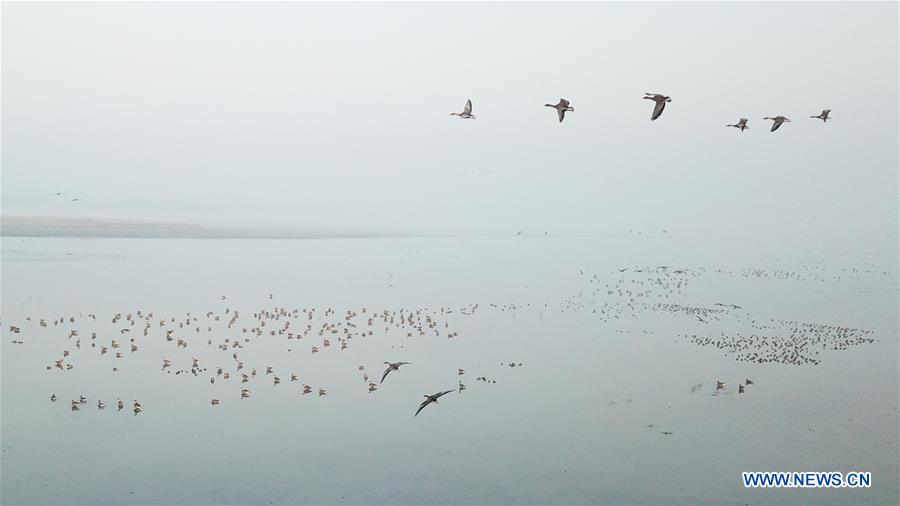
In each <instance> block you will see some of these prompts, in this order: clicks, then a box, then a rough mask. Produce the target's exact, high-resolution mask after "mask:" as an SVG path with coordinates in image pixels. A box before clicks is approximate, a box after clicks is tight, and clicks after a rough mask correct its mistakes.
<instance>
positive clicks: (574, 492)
mask: <svg viewBox="0 0 900 506" xmlns="http://www.w3.org/2000/svg"><path fill="white" fill-rule="evenodd" d="M750 242H752V241H750ZM748 248H749V249H748ZM0 266H2V324H3V338H2V348H0V350H2V419H0V421H2V460H0V463H2V479H0V480H2V481H0V487H2V488H0V492H2V497H0V499H2V502H3V503H4V504H269V503H275V504H278V503H291V504H297V503H318V504H381V503H404V504H410V503H449V504H481V503H491V504H494V503H497V504H508V503H525V504H539V503H552V504H556V503H640V504H647V503H676V504H694V503H717V504H745V503H765V504H809V503H827V504H846V503H860V504H862V503H874V504H891V503H896V502H897V500H898V480H897V476H898V472H900V471H898V460H900V453H898V427H900V421H898V324H897V307H898V288H897V279H898V273H897V268H896V252H889V253H885V254H879V253H878V252H871V251H853V250H839V251H836V250H815V249H807V248H803V247H796V246H790V247H788V246H784V247H779V246H777V245H776V246H772V245H752V246H747V245H746V244H744V245H741V246H740V247H739V246H738V245H731V244H723V245H719V246H718V247H714V248H711V247H708V246H704V247H699V246H697V245H696V243H695V242H693V241H691V240H687V239H683V238H678V237H676V236H671V235H663V234H657V235H655V236H653V237H650V236H647V237H637V236H633V235H632V236H629V235H623V236H617V237H595V238H557V237H518V238H515V237H506V238H496V237H493V238H492V237H483V238H404V239H365V240H353V239H325V240H309V241H304V240H174V239H91V240H84V239H23V238H10V237H5V238H3V240H2V265H0ZM663 266H668V267H665V268H663ZM626 267H627V268H628V270H626V271H624V272H619V269H623V268H626ZM637 270H642V271H643V272H635V271H637ZM676 271H680V272H676ZM223 296H224V297H225V298H224V299H223V298H222V297H223ZM717 303H720V304H734V305H738V306H740V309H737V308H728V309H723V308H725V307H724V306H717V305H716V304H717ZM675 304H677V306H676V305H675ZM476 305H477V307H476ZM313 308H314V309H315V311H314V312H313V317H312V319H310V318H309V317H308V314H309V311H310V310H312V309H313ZM329 308H331V309H333V311H334V314H326V312H327V310H328V309H329ZM364 308H365V312H363V309H364ZM401 309H402V310H403V314H404V315H407V316H408V315H409V314H413V315H414V316H415V317H416V318H418V320H417V323H416V325H400V324H399V321H400V311H401ZM304 310H306V311H304ZM138 311H141V315H143V316H146V315H147V314H148V313H151V312H152V313H153V317H152V318H149V322H150V323H151V325H150V326H149V328H148V330H147V335H146V336H145V335H144V334H143V329H144V326H145V324H146V322H147V321H146V320H144V319H143V318H142V317H138V316H137V312H138ZM235 311H237V312H238V314H239V318H238V319H237V320H236V321H235V323H234V324H233V325H232V326H231V328H228V326H227V324H228V320H229V319H230V318H231V317H233V315H234V312H235ZM295 311H296V312H295ZM347 311H351V312H352V313H350V314H351V316H350V318H349V319H346V316H347V314H348V313H347ZM265 312H268V313H270V314H271V315H272V317H271V318H263V319H262V320H260V318H255V317H254V313H256V314H257V315H259V314H261V313H265ZM385 312H387V313H386V314H387V315H389V316H387V317H382V316H383V315H384V314H385ZM698 312H699V313H698ZM354 313H355V314H354ZM117 314H121V318H120V319H118V320H116V322H113V318H114V316H115V315H117ZM276 314H278V315H280V316H279V317H278V319H277V320H276V319H275V315H276ZM89 315H96V320H94V319H92V318H91V317H90V316H89ZM128 315H132V319H133V320H134V321H135V322H136V323H135V325H134V326H131V325H130V321H129V320H128V319H127V317H128ZM698 315H702V316H701V318H702V317H704V316H705V318H704V321H701V319H699V318H697V316H698ZM373 316H378V317H377V318H376V320H375V323H374V324H372V325H369V324H368V318H369V317H373ZM426 316H427V317H428V318H429V319H426ZM70 317H72V318H74V322H69V318H70ZM216 317H219V320H216V319H215V318H216ZM390 317H393V318H394V322H393V323H391V322H390ZM29 318H30V321H29V320H28V319H29ZM172 318H174V319H175V322H172V321H171V319H172ZM193 318H196V319H197V320H196V321H194V320H193ZM41 319H44V320H45V321H46V322H48V323H47V327H42V326H41V325H40V323H39V321H40V320H41ZM60 319H62V320H63V322H62V323H58V324H57V325H54V320H57V321H59V320H60ZM160 320H164V324H165V325H164V326H160V324H159V321H160ZM260 321H265V322H266V326H265V327H260ZM285 322H290V326H289V327H288V328H287V329H286V330H285V326H284V324H285ZM348 322H349V323H352V324H353V325H356V326H355V327H353V326H350V325H348ZM179 323H187V325H184V326H183V327H182V326H179ZM325 324H331V325H333V327H327V328H326V329H325V330H324V332H323V334H322V335H320V334H319V331H320V330H322V329H323V325H325ZM804 324H823V325H829V326H834V327H827V328H824V327H817V326H812V327H811V326H809V325H806V326H805V325H804ZM307 325H309V326H310V329H311V330H309V331H308V332H306V335H305V336H303V337H302V339H288V335H287V333H288V332H290V333H292V334H294V333H296V334H303V333H304V329H306V326H307ZM419 325H421V326H422V333H423V334H424V335H420V332H419V329H418V328H417V327H418V326H419ZM10 326H17V327H19V328H21V333H18V334H15V333H12V332H10ZM245 328H246V329H248V332H246V333H245V332H243V329H245ZM254 328H259V329H260V332H259V335H257V333H255V331H253V330H252V329H254ZM123 329H128V330H129V332H125V333H123V332H122V330H123ZM332 329H334V330H335V333H331V330H332ZM364 329H366V332H368V330H372V335H368V334H367V333H366V335H365V336H363V335H360V333H361V332H362V331H363V330H364ZM804 329H817V330H804ZM842 329H846V330H842ZM72 330H77V332H78V335H77V336H74V337H71V338H70V337H69V334H70V332H71V331H72ZM167 330H172V331H173V332H172V337H173V340H172V341H167V340H166V331H167ZM278 330H284V333H281V334H279V333H278V332H277V331H278ZM272 331H276V335H271V334H270V332H272ZM92 332H95V333H96V338H95V339H91V333H92ZM803 332H807V334H808V335H809V336H811V337H809V339H801V340H800V341H798V343H801V344H800V345H798V346H799V347H800V349H799V351H798V356H802V357H806V358H810V359H812V360H815V361H816V362H817V364H815V365H813V364H812V363H807V364H805V365H798V363H797V362H798V361H799V359H797V358H796V357H793V356H791V355H785V354H784V353H783V352H781V351H778V352H776V351H774V350H776V349H777V347H778V346H783V345H784V343H785V342H788V341H789V340H790V339H791V336H792V335H797V334H798V333H803ZM814 332H818V334H814ZM841 332H843V333H844V334H840V333H841ZM448 333H453V335H452V337H448ZM410 334H412V335H410ZM347 335H349V336H350V337H349V338H346V336H347ZM738 336H742V337H743V339H742V340H741V339H739V338H738ZM751 336H756V337H751ZM759 336H766V339H765V340H763V339H762V338H760V337H759ZM813 336H818V338H819V339H818V340H816V339H815V338H814V337H813ZM292 337H293V336H292ZM79 339H80V348H79V347H76V341H78V340H79ZM131 339H134V344H135V345H137V346H138V350H137V351H135V352H132V351H130V345H131ZM178 339H181V340H182V341H184V344H186V347H179V346H178V345H177V340H178ZM226 339H227V340H228V341H227V342H226ZM325 339H328V340H329V342H330V344H331V345H330V346H327V347H326V346H325V345H324V340H325ZM854 339H856V340H854ZM113 340H115V341H116V342H117V343H119V344H120V345H121V346H120V347H119V348H111V344H112V341H113ZM210 340H211V342H212V344H209V343H210ZM233 340H237V341H238V343H240V345H241V348H233V347H232V346H233V344H232V343H233ZM245 340H246V341H245ZM14 341H16V342H14ZM18 341H21V344H20V343H18ZM850 341H852V342H850ZM870 341H871V342H870ZM342 342H343V343H344V344H346V347H345V349H342V345H341V343H342ZM724 342H728V343H732V344H733V347H732V348H729V347H728V346H723V345H722V344H721V343H724ZM804 342H805V343H806V344H805V345H803V344H802V343H804ZM92 343H93V344H94V345H95V346H93V347H92V346H91V344H92ZM716 343H718V344H716ZM735 343H736V344H735ZM223 344H225V345H227V346H228V349H227V350H222V349H220V348H219V347H218V346H219V345H223ZM313 346H316V347H317V348H318V350H319V351H318V352H317V353H313V352H312V347H313ZM101 347H107V351H108V352H107V353H105V354H101V353H100V348H101ZM63 350H68V351H69V352H70V355H69V356H68V357H65V359H64V363H65V364H72V365H73V368H72V369H62V370H60V369H58V368H55V367H52V366H53V365H54V361H56V360H59V359H62V358H64V357H63ZM116 352H121V353H122V357H121V358H116ZM233 353H237V354H238V357H239V360H241V361H242V362H243V363H244V369H243V370H241V371H238V370H237V369H236V360H235V359H234V358H233V356H232V354H233ZM753 353H756V354H757V356H778V357H780V358H778V359H777V360H772V361H769V362H765V363H757V362H753V363H751V362H748V361H745V360H738V359H739V358H740V357H743V356H747V355H752V354H753ZM779 353H781V354H780V355H779ZM163 358H167V359H169V360H171V361H172V367H171V368H169V369H167V370H163V369H162V360H163ZM193 358H196V359H197V360H198V364H199V366H198V373H197V374H196V375H194V374H192V373H191V372H190V369H191V367H192V359H193ZM384 361H407V362H411V363H412V364H411V365H407V366H403V367H402V368H401V370H400V371H399V372H393V373H391V374H390V375H389V376H388V377H387V379H386V380H385V381H384V383H383V384H381V385H380V386H379V387H378V389H377V390H375V391H374V392H369V391H368V386H367V382H366V381H364V380H363V374H368V376H369V381H372V382H374V383H376V384H377V383H378V381H379V380H380V378H381V374H382V372H383V370H384V365H383V364H382V363H383V362H384ZM511 362H512V363H515V364H516V367H509V365H508V364H509V363H511ZM519 364H521V366H519ZM48 366H51V370H47V367H48ZM266 366H271V367H272V369H273V374H266V373H265V370H266ZM360 366H363V370H360V369H359V367H360ZM114 367H115V368H117V369H118V370H117V371H113V368H114ZM218 367H222V368H223V370H224V371H225V372H228V373H229V374H230V378H229V379H227V380H226V379H223V378H222V376H217V375H216V369H217V368H218ZM252 368H255V369H256V371H257V375H256V377H253V378H251V379H250V380H249V381H248V382H247V383H245V384H242V383H241V376H240V374H241V373H242V372H247V371H249V370H250V369H252ZM460 368H462V369H464V370H465V374H464V375H462V376H460V375H459V374H458V369H460ZM178 371H185V372H183V373H180V374H175V372H178ZM291 374H296V375H297V376H298V381H291V379H290V378H291ZM274 376H279V378H280V380H281V383H280V384H279V385H275V384H274V381H273V377H274ZM211 377H215V378H216V381H215V383H210V381H209V380H210V378H211ZM478 378H486V379H487V381H482V380H480V379H478ZM745 379H752V381H753V384H752V385H749V386H747V387H746V391H745V393H743V394H740V393H738V391H737V385H738V384H739V383H741V382H744V380H745ZM717 380H719V381H723V382H724V383H725V388H724V389H722V390H719V391H717V390H716V381H717ZM459 382H462V383H463V384H465V386H466V389H465V390H464V391H462V392H457V390H456V389H458V385H459ZM303 384H308V385H310V386H311V387H312V389H313V393H312V394H309V395H303V394H302V393H301V392H302V385H303ZM242 387H245V388H248V389H249V390H250V391H251V398H249V399H244V400H242V399H241V398H240V389H241V388H242ZM319 388H324V389H326V390H327V395H324V396H319V395H317V393H316V392H317V391H318V389H319ZM449 389H454V392H453V393H451V394H448V395H446V396H444V397H443V398H441V400H440V402H439V404H437V405H430V406H428V407H427V408H425V409H424V410H423V411H422V412H421V413H420V414H419V415H418V416H416V417H414V416H413V413H414V412H415V410H416V408H417V407H418V405H419V403H420V402H421V401H422V400H423V398H424V397H423V395H424V394H431V393H435V392H438V391H442V390H449ZM692 389H693V392H692ZM52 394H55V395H56V396H57V397H58V400H57V401H56V402H51V401H50V396H51V395H52ZM80 395H84V396H86V397H87V398H88V401H87V403H86V404H84V405H81V408H80V410H79V411H77V412H73V411H71V410H70V401H71V400H72V399H77V398H78V397H79V396H80ZM117 398H122V399H123V400H124V401H125V403H126V407H125V409H123V410H122V411H121V412H119V411H117V410H116V409H115V400H116V399H117ZM213 398H217V399H220V401H221V404H220V405H219V406H215V407H214V406H212V405H211V404H210V401H211V399H213ZM98 399H101V400H103V401H104V402H105V403H106V408H105V409H103V410H98V409H97V406H96V402H97V400H98ZM134 399H137V400H139V401H140V403H141V405H142V406H143V412H142V413H140V414H138V415H134V414H132V411H131V401H132V400H134ZM666 433H670V434H666ZM749 470H777V471H793V470H814V471H832V470H837V471H842V472H847V471H871V472H872V473H873V480H874V482H873V486H872V487H871V488H869V489H854V490H837V491H836V490H814V489H805V490H756V489H745V488H743V486H742V485H741V475H740V473H741V471H749Z"/></svg>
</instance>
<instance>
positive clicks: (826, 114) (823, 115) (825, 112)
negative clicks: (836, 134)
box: [810, 109, 831, 123]
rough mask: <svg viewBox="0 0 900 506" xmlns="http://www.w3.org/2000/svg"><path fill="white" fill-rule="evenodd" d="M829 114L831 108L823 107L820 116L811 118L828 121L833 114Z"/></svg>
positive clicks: (823, 121)
mask: <svg viewBox="0 0 900 506" xmlns="http://www.w3.org/2000/svg"><path fill="white" fill-rule="evenodd" d="M829 114H831V109H823V110H822V112H820V113H819V115H818V116H810V118H816V119H820V120H822V123H827V122H828V120H830V119H831V116H829Z"/></svg>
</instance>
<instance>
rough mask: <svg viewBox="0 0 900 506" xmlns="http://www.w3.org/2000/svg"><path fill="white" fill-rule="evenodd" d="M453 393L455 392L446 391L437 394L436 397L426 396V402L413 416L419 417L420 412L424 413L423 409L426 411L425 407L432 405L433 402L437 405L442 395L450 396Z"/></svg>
mask: <svg viewBox="0 0 900 506" xmlns="http://www.w3.org/2000/svg"><path fill="white" fill-rule="evenodd" d="M452 391H453V390H445V391H443V392H438V393H436V394H434V395H426V396H425V400H424V401H423V402H422V404H420V405H419V409H417V410H416V414H415V415H413V416H418V415H419V411H422V410H423V409H425V406H427V405H429V404H431V403H432V402H433V403H437V401H438V399H439V398H440V397H441V396H442V395H446V394H449V393H450V392H452Z"/></svg>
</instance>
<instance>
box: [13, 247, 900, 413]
mask: <svg viewBox="0 0 900 506" xmlns="http://www.w3.org/2000/svg"><path fill="white" fill-rule="evenodd" d="M575 275H576V276H577V283H578V284H579V285H581V287H582V289H580V290H579V291H578V292H577V293H573V294H572V295H571V296H570V297H567V298H565V299H563V300H560V301H556V302H547V303H543V304H533V303H511V302H484V303H480V302H473V303H471V304H468V305H465V306H462V307H447V306H444V307H412V308H378V309H374V308H371V307H368V306H362V307H357V308H351V309H343V310H336V309H334V308H332V307H326V308H316V307H289V304H279V303H276V301H277V298H276V297H275V296H274V294H270V295H269V302H268V303H267V304H266V305H265V306H263V307H258V308H255V309H251V310H249V311H245V310H243V309H240V308H237V307H230V305H229V300H228V297H227V296H225V295H223V296H221V298H220V300H218V301H216V303H215V304H214V306H215V308H214V309H209V310H207V311H205V312H202V313H200V314H196V313H192V312H184V313H181V314H177V315H173V314H165V315H164V314H159V313H157V312H156V311H153V310H150V309H149V308H140V309H130V310H123V311H121V312H118V313H116V314H112V315H102V314H101V315H98V314H93V313H79V314H78V315H34V316H26V317H25V319H24V321H21V322H4V325H3V327H4V331H6V332H8V334H7V335H10V336H12V340H11V342H12V344H14V345H20V346H21V347H15V348H11V349H10V352H11V353H17V352H27V349H28V345H29V344H30V343H32V342H46V341H47V340H52V341H55V342H57V343H58V347H57V349H58V353H56V354H55V355H54V356H48V357H46V365H45V367H44V370H43V371H35V374H39V373H41V374H54V375H57V377H58V380H59V388H60V390H59V391H65V390H69V391H72V389H73V388H74V389H77V388H78V385H72V384H70V382H69V380H68V378H67V372H68V371H71V370H72V369H75V368H76V367H81V366H82V364H83V363H89V364H91V366H93V367H103V368H105V369H106V371H108V374H110V375H111V378H110V382H111V384H115V375H116V374H117V373H119V371H120V370H124V369H125V368H127V367H131V366H132V363H136V362H132V361H130V360H129V357H130V356H132V355H134V354H138V353H149V354H151V355H152V356H158V357H159V362H158V366H157V367H155V368H154V369H155V370H151V371H142V373H145V374H146V376H147V377H149V378H151V379H152V378H153V377H159V376H169V375H174V376H181V377H184V378H187V379H189V380H190V381H192V382H202V383H205V384H206V385H212V386H214V388H215V390H216V392H217V393H216V394H215V396H214V397H212V398H210V399H208V401H207V402H208V404H209V406H210V409H214V408H215V407H216V406H219V405H220V404H222V403H226V402H250V400H251V399H252V398H253V392H254V391H255V390H256V389H261V388H277V389H280V390H282V391H283V392H284V393H283V395H285V396H288V397H293V398H295V399H297V400H300V399H305V398H307V397H313V398H321V397H324V396H326V395H328V389H329V385H323V384H318V383H316V382H315V378H310V377H306V373H305V372H304V365H305V364H306V363H307V361H312V360H316V359H317V358H318V357H319V356H321V354H325V353H338V354H339V353H341V352H342V351H345V350H348V349H350V347H351V346H353V344H354V342H358V341H360V340H369V339H384V340H389V342H390V343H391V345H392V346H391V349H392V350H395V353H396V356H393V357H384V359H385V360H384V362H383V363H375V364H366V363H364V364H348V365H347V368H346V371H347V374H346V376H345V377H346V380H347V381H348V382H354V383H356V384H359V388H361V389H364V391H366V392H368V393H369V394H376V395H377V392H378V390H379V389H381V388H390V385H391V383H393V382H400V381H404V374H403V371H404V369H405V368H406V367H415V365H414V364H410V363H409V362H406V361H403V360H399V359H401V358H403V347H404V344H405V343H408V342H409V341H410V340H416V339H440V340H443V341H445V342H446V343H447V345H448V346H453V343H455V342H456V341H457V340H460V339H480V338H484V336H478V335H462V334H460V332H459V331H458V330H456V329H457V328H459V327H460V325H459V323H460V322H461V319H464V318H468V319H477V318H479V317H480V316H481V315H482V314H483V313H484V312H493V313H507V312H508V313H512V314H513V315H515V313H517V312H520V311H533V312H535V313H537V314H538V315H541V314H543V313H544V312H546V311H559V312H561V313H570V314H573V315H574V314H582V315H583V316H586V317H589V318H595V319H596V322H597V329H598V333H599V334H600V337H598V338H602V334H604V333H607V334H608V333H610V332H611V331H612V329H611V327H614V326H615V325H616V323H617V322H621V321H624V320H626V319H631V320H632V321H637V322H640V321H641V319H642V318H644V317H645V316H646V315H649V314H654V315H655V316H657V317H663V318H665V319H666V328H669V329H671V335H670V336H669V337H671V338H672V339H673V340H674V341H676V342H677V343H690V344H693V345H696V346H701V347H707V348H711V349H714V350H717V351H719V352H721V353H723V354H725V355H728V356H732V357H733V358H734V359H735V360H736V361H739V362H748V363H754V364H766V363H770V364H771V363H775V364H782V365H789V366H816V365H819V364H821V363H822V362H823V361H824V360H827V357H828V354H829V353H832V352H838V351H841V350H846V349H849V348H852V347H855V346H862V345H865V344H869V343H873V342H875V340H876V339H877V337H876V336H875V335H874V334H873V332H872V331H870V330H866V329H859V328H852V327H849V326H844V325H841V324H840V323H839V322H807V321H793V320H785V319H775V318H766V317H765V316H763V315H755V314H754V312H753V310H752V308H751V307H748V305H747V304H746V303H744V302H743V301H717V300H711V301H709V302H708V303H706V304H702V305H697V304H689V303H688V302H687V299H688V295H689V290H690V287H691V284H692V283H693V282H695V281H696V280H697V279H698V278H701V277H704V276H725V277H726V278H728V277H731V278H732V279H733V278H735V277H740V278H746V279H757V280H760V281H766V282H777V283H792V282H813V283H824V282H826V281H828V282H852V283H854V284H855V285H858V284H859V283H865V281H866V280H870V281H874V280H875V278H876V277H884V276H888V272H887V271H884V270H881V269H878V268H876V267H875V266H874V265H866V266H864V267H862V268H849V269H848V268H844V269H841V270H839V271H838V270H834V271H831V270H829V269H826V268H825V267H823V266H821V265H816V264H802V265H800V266H799V268H798V269H797V270H785V269H777V270H771V269H762V268H745V269H742V270H738V271H731V270H726V269H707V268H705V267H687V266H682V267H676V266H669V265H659V266H629V267H622V268H618V269H615V270H613V271H611V272H604V273H590V272H585V271H584V270H579V271H578V272H577V274H575ZM859 289H860V290H864V289H865V287H864V286H863V287H861V288H859ZM541 317H542V316H541ZM469 328H471V326H469ZM615 332H616V333H617V334H628V333H631V330H622V329H615ZM654 333H655V332H654V331H652V330H642V331H641V335H650V334H654ZM638 337H640V336H635V338H638ZM272 340H276V341H275V342H277V343H280V344H279V346H281V347H282V348H283V351H284V353H286V354H287V356H289V357H290V358H289V360H290V363H291V364H293V365H292V366H291V367H288V368H285V367H283V366H279V367H275V366H273V365H271V362H270V363H265V361H259V359H257V361H256V362H254V363H249V362H248V361H247V360H246V359H245V358H244V357H245V355H247V353H246V352H247V350H248V349H250V348H252V347H254V346H257V345H259V344H260V343H262V342H264V341H265V342H266V343H267V344H271V343H272ZM20 350H21V351H20ZM91 355H93V357H91V358H92V360H89V361H85V360H82V359H84V358H87V357H89V356H91ZM448 356H451V355H448ZM294 357H296V358H294ZM98 358H99V360H97V359H98ZM511 358H514V357H511ZM456 360H457V361H453V360H447V361H446V363H445V365H444V367H446V372H445V374H446V376H447V378H448V379H449V378H450V377H452V378H453V380H452V381H453V382H454V383H455V384H454V385H452V387H451V384H445V385H439V387H444V388H441V389H437V388H434V390H436V391H435V392H434V393H429V390H431V389H432V386H429V385H422V390H423V396H424V401H422V400H421V398H420V399H419V400H418V401H416V400H415V399H410V403H411V408H416V407H417V408H418V409H417V410H416V411H414V412H413V415H414V416H416V415H418V414H419V413H420V412H421V411H422V410H423V409H424V408H425V407H427V406H429V405H430V404H439V402H438V399H439V398H440V397H443V396H445V395H447V394H450V393H457V394H462V393H463V392H464V391H465V390H466V389H467V388H472V387H473V386H486V385H491V384H495V383H496V382H497V379H496V377H497V373H498V371H499V370H500V369H499V368H504V370H508V369H520V368H523V367H524V368H525V369H526V370H527V369H528V364H523V363H522V362H520V361H516V360H510V361H508V362H501V363H499V364H498V365H495V366H491V367H486V366H484V365H483V364H482V365H474V364H470V363H459V361H458V359H456ZM146 363H147V362H142V363H141V364H146ZM142 366H143V367H146V366H144V365H142ZM370 373H371V376H370ZM154 375H156V376H154ZM473 375H474V376H475V380H474V381H475V382H474V383H471V382H470V384H469V385H468V386H467V385H466V384H464V383H463V380H464V379H465V377H466V376H468V377H472V376H473ZM761 379H762V380H764V378H756V380H752V379H750V378H735V379H727V380H723V379H721V378H709V379H708V381H707V382H701V383H697V384H694V385H685V389H686V390H689V391H690V393H696V392H704V391H707V392H708V393H709V394H710V395H719V394H720V393H729V394H730V393H736V394H749V393H750V392H751V390H750V389H749V386H750V385H752V384H754V382H757V383H758V384H759V386H756V387H754V388H760V387H762V385H764V384H765V381H760V380H761ZM512 381H514V376H513V379H512ZM448 383H449V380H448ZM704 385H709V386H708V387H706V388H704ZM198 386H199V385H198ZM762 388H764V387H762ZM47 398H48V399H49V401H51V402H56V401H57V400H60V401H63V398H61V396H59V397H58V396H57V392H47ZM123 398H124V399H130V398H131V396H129V395H128V392H121V395H119V396H118V397H116V398H115V399H112V398H109V399H102V398H92V396H91V395H90V393H89V392H86V393H85V392H78V391H77V390H74V392H73V394H72V396H71V398H70V399H68V402H64V404H65V405H66V406H68V407H69V409H70V410H71V411H72V412H77V411H80V410H81V409H82V408H84V407H85V406H86V405H88V403H91V404H95V405H96V408H97V409H98V410H103V409H106V407H107V404H109V406H111V407H114V408H115V411H116V412H118V411H122V410H123V409H124V408H125V406H126V404H127V405H130V408H131V409H130V411H131V412H132V413H133V414H134V415H135V416H136V415H138V414H141V413H143V412H144V410H145V407H144V406H143V405H142V404H141V402H140V401H139V400H138V399H131V400H129V401H124V400H123ZM416 402H420V404H418V405H417V406H416ZM146 409H147V410H148V412H152V406H147V408H146Z"/></svg>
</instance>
